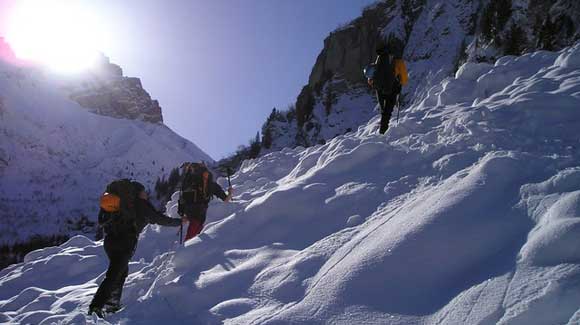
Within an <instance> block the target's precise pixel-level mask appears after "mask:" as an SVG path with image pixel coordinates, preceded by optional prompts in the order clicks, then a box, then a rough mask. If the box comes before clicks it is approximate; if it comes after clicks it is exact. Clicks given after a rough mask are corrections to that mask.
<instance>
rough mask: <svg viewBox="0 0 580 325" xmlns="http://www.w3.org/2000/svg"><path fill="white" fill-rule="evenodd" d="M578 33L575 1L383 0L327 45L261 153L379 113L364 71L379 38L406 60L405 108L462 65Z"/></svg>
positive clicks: (330, 133) (563, 41)
mask: <svg viewBox="0 0 580 325" xmlns="http://www.w3.org/2000/svg"><path fill="white" fill-rule="evenodd" d="M579 30H580V3H579V2H578V1H576V0H530V1H524V0H491V1H487V2H481V1H475V0H449V1H443V2H442V1H436V0H387V1H380V2H378V3H376V4H374V5H372V6H369V7H367V8H365V9H364V10H363V13H362V15H361V17H359V18H357V19H355V20H354V21H352V22H351V23H350V24H348V25H346V26H343V27H341V28H339V29H337V30H335V31H333V32H332V33H330V35H329V36H328V37H327V38H326V39H325V40H324V48H323V50H322V51H321V53H320V54H319V56H318V58H317V60H316V63H315V65H314V67H313V68H312V72H311V74H310V77H309V80H308V84H307V85H306V86H305V87H304V88H303V89H302V91H301V93H300V94H299V96H298V98H297V102H296V105H295V109H296V119H292V120H289V121H288V122H287V124H288V125H283V124H284V123H283V122H281V121H280V120H273V121H270V119H269V120H268V121H266V123H265V124H264V126H263V128H262V129H263V130H269V133H270V134H272V135H273V137H272V140H271V143H270V149H268V150H266V152H267V151H271V150H280V149H282V148H284V147H286V146H291V147H292V146H310V145H315V144H318V143H323V142H325V141H326V140H328V139H329V138H332V137H335V136H336V135H339V134H343V133H344V132H348V131H349V130H356V129H357V128H358V126H360V125H361V124H362V123H365V122H367V121H368V120H369V119H370V118H372V117H373V116H374V115H376V114H377V113H378V112H376V111H374V110H373V109H372V108H373V107H374V103H375V101H374V98H373V94H372V91H371V90H370V89H368V87H367V86H366V80H365V79H364V76H363V75H362V72H361V71H362V69H363V67H364V66H366V65H367V64H369V63H370V62H372V61H373V60H374V59H375V53H374V52H375V48H376V45H377V43H378V42H379V41H380V42H386V43H387V44H390V45H391V47H392V48H393V49H394V51H395V52H396V54H397V55H400V56H402V57H403V58H404V60H405V61H406V63H407V68H408V70H409V74H410V83H409V85H408V86H407V87H405V89H404V92H403V96H402V104H403V106H406V105H408V104H410V103H411V102H418V101H421V100H423V99H424V98H425V97H426V96H427V89H429V88H430V87H431V86H432V85H434V84H437V83H439V82H440V81H441V80H442V79H443V78H445V77H447V76H449V75H452V74H454V73H455V71H456V70H457V67H458V66H459V65H460V64H461V63H464V62H466V61H474V62H482V61H483V62H495V60H496V59H497V58H498V57H500V56H502V55H505V54H512V55H520V54H523V53H526V52H531V51H534V50H536V49H546V50H558V49H561V48H563V47H565V46H568V45H570V44H572V43H573V42H574V41H575V40H578V39H580V31H579ZM364 105H370V106H371V107H370V108H369V107H366V106H364ZM337 114H340V116H338V115H337Z"/></svg>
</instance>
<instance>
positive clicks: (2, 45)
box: [0, 37, 163, 123]
mask: <svg viewBox="0 0 580 325" xmlns="http://www.w3.org/2000/svg"><path fill="white" fill-rule="evenodd" d="M0 59H2V61H4V62H10V63H12V64H14V65H16V66H20V67H21V69H20V71H16V72H13V74H15V75H18V76H19V78H24V74H25V71H29V70H30V68H31V66H30V64H29V63H25V62H22V61H19V60H18V59H17V58H16V57H15V55H14V53H13V52H12V50H11V49H10V46H9V45H8V44H7V43H6V42H5V41H4V39H3V38H2V37H0ZM43 74H45V75H46V77H47V78H49V79H52V80H53V81H54V82H55V83H56V84H58V85H60V88H61V89H62V90H64V91H65V92H66V93H67V94H68V95H69V97H70V99H72V100H73V101H75V102H77V103H78V104H79V105H80V106H82V107H84V108H86V109H88V110H89V111H90V112H92V113H95V114H99V115H104V116H110V117H115V118H123V119H130V120H140V121H145V122H150V123H162V122H163V115H162V112H161V107H160V106H159V102H158V101H156V100H153V99H152V98H151V96H150V95H149V93H148V92H147V91H146V90H145V89H143V86H142V85H141V80H140V79H139V78H134V77H126V76H123V70H122V69H121V67H119V66H118V65H116V64H113V63H111V62H110V60H109V58H107V57H105V56H104V55H101V56H100V57H99V58H98V60H97V62H96V63H95V65H94V66H93V67H91V68H90V69H89V70H87V71H83V72H80V73H77V74H73V75H66V76H56V75H52V74H50V73H43Z"/></svg>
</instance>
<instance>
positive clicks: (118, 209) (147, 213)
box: [89, 179, 182, 318]
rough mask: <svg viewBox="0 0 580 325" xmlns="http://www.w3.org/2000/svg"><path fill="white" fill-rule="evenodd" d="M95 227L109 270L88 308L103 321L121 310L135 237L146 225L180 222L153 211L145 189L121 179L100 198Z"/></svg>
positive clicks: (179, 223) (166, 224)
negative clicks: (101, 234)
mask: <svg viewBox="0 0 580 325" xmlns="http://www.w3.org/2000/svg"><path fill="white" fill-rule="evenodd" d="M100 203H101V207H100V211H99V226H100V227H102V228H103V232H104V234H105V239H104V243H103V247H104V249H105V252H106V253H107V257H108V258H109V268H108V269H107V273H106V275H105V279H104V280H103V282H101V285H100V286H99V289H98V290H97V292H96V293H95V296H94V297H93V300H92V302H91V304H90V306H89V315H92V314H93V313H94V314H96V315H97V316H98V317H100V318H103V317H104V316H105V313H113V312H116V311H118V310H120V309H121V295H122V291H123V285H124V284H125V279H126V278H127V275H128V273H129V261H130V260H131V258H132V257H133V254H134V253H135V248H136V247H137V241H138V239H139V234H140V233H141V231H142V230H143V228H145V226H147V225H148V224H151V223H153V224H158V225H162V226H172V227H177V226H179V225H181V223H182V220H180V219H175V218H169V217H167V216H165V215H163V214H162V213H160V212H158V211H157V210H155V208H154V207H153V205H152V204H151V203H150V202H149V200H148V195H147V192H146V191H145V187H144V186H143V185H142V184H141V183H139V182H136V181H134V180H129V179H121V180H117V181H114V182H112V183H110V184H109V185H108V186H107V190H106V192H105V193H104V194H103V195H102V196H101V202H100Z"/></svg>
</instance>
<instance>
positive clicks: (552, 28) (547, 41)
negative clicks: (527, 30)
mask: <svg viewBox="0 0 580 325" xmlns="http://www.w3.org/2000/svg"><path fill="white" fill-rule="evenodd" d="M557 32H558V29H557V26H556V24H555V23H553V22H552V18H551V17H550V14H548V16H547V17H546V19H545V20H544V22H543V23H542V26H541V27H540V33H539V35H538V44H537V45H538V46H537V47H538V48H540V49H542V50H546V51H554V50H555V47H556V33H557Z"/></svg>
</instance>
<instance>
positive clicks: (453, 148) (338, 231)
mask: <svg viewBox="0 0 580 325" xmlns="http://www.w3.org/2000/svg"><path fill="white" fill-rule="evenodd" d="M426 94H427V95H426V96H425V98H424V100H422V101H421V102H417V103H414V104H412V105H410V107H409V108H408V110H407V112H406V114H405V115H404V116H401V121H400V122H399V123H398V124H393V126H392V129H390V130H389V132H387V134H386V136H380V135H377V132H376V129H377V124H378V117H373V118H372V119H371V120H370V121H369V122H368V123H367V124H365V125H363V126H361V127H359V128H358V129H357V130H356V131H354V132H350V133H348V134H345V135H342V136H338V137H336V138H334V139H332V140H330V141H328V142H327V143H326V144H324V145H317V146H312V147H309V148H307V149H305V148H295V149H284V150H282V151H279V152H274V153H271V154H268V155H265V156H264V157H261V158H258V159H255V160H251V161H246V162H245V163H244V164H243V166H242V168H241V169H240V171H239V172H238V173H237V174H236V175H235V176H234V177H233V179H232V181H233V183H234V187H235V189H236V193H238V195H237V196H236V197H235V201H234V202H233V203H232V204H229V205H225V204H222V203H215V204H213V206H212V207H211V208H210V215H209V216H208V222H209V223H208V225H207V227H206V230H205V231H204V233H203V234H202V235H201V236H199V237H198V238H194V239H192V240H190V241H188V242H187V243H186V247H184V248H181V249H177V250H176V249H175V248H174V246H173V245H174V242H175V241H176V240H177V237H176V233H175V229H171V228H160V227H156V226H151V227H148V228H147V229H146V231H145V232H144V233H143V235H142V238H141V241H140V243H139V247H138V249H137V253H136V256H135V258H134V261H135V262H133V263H131V265H130V272H131V274H130V275H129V277H128V280H127V283H126V286H125V289H124V298H123V302H124V303H125V304H126V305H127V308H125V310H123V311H122V312H120V313H118V314H115V315H111V316H109V317H108V318H107V320H106V321H99V324H159V323H162V322H165V323H168V322H169V323H173V324H221V323H224V324H321V323H328V324H527V325H529V324H542V325H543V324H570V325H571V324H578V323H580V307H579V306H580V281H578V280H579V279H580V250H579V249H578V248H579V247H580V165H579V161H580V153H579V150H578V148H579V146H580V139H579V136H578V125H579V123H580V43H577V44H576V45H574V46H573V47H571V48H566V49H564V50H562V51H560V52H547V51H540V52H534V53H530V54H526V55H523V56H521V57H515V56H507V57H502V58H500V59H498V60H497V61H496V62H495V63H494V64H489V63H467V64H465V65H463V66H461V67H460V68H459V69H458V72H457V73H456V74H455V76H454V77H450V78H446V79H444V80H443V82H441V83H440V84H437V85H435V86H433V87H431V88H429V89H428V90H427V91H426ZM221 181H222V182H223V179H222V180H221ZM176 197H177V195H174V199H173V201H172V202H170V203H168V210H169V211H170V213H171V214H173V215H175V210H176V206H175V205H176V202H175V199H176ZM101 245H102V242H93V241H91V240H89V239H87V238H85V237H83V236H77V237H75V238H72V239H71V240H70V241H69V242H67V243H65V244H64V245H61V246H60V247H52V248H46V249H43V250H39V251H35V252H33V253H30V254H28V255H27V257H26V259H25V262H24V263H22V264H18V265H13V266H10V267H8V268H6V269H4V270H2V271H0V287H1V288H2V290H0V322H3V323H8V324H19V323H34V324H52V323H74V324H95V323H96V320H95V319H92V318H90V317H88V316H86V315H85V314H86V310H87V308H88V304H89V301H90V299H91V298H92V295H93V294H94V292H95V290H96V288H97V285H98V283H99V282H100V281H101V280H102V279H103V276H104V270H105V269H106V266H107V259H106V257H105V254H104V252H103V250H102V247H101Z"/></svg>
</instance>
